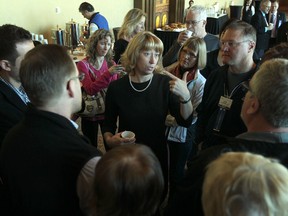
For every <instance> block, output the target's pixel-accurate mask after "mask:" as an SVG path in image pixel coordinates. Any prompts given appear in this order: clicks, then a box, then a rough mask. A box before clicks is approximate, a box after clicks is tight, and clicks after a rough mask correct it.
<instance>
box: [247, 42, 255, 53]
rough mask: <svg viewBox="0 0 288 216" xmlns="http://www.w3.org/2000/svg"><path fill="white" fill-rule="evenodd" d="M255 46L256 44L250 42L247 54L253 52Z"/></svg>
mask: <svg viewBox="0 0 288 216" xmlns="http://www.w3.org/2000/svg"><path fill="white" fill-rule="evenodd" d="M255 46H256V43H255V42H254V41H250V42H249V47H248V52H249V53H250V52H254V49H255Z"/></svg>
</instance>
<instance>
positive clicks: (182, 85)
mask: <svg viewBox="0 0 288 216" xmlns="http://www.w3.org/2000/svg"><path fill="white" fill-rule="evenodd" d="M164 73H165V74H166V75H167V76H169V77H170V78H172V80H170V81H169V86H170V91H171V92H172V93H173V94H175V95H177V96H178V97H179V99H180V101H187V100H189V98H190V92H189V90H188V88H187V75H188V73H189V72H188V71H186V72H185V73H184V74H183V77H182V80H181V79H179V78H178V77H176V76H174V75H173V74H171V73H169V72H167V71H165V72H164Z"/></svg>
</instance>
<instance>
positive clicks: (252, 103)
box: [247, 96, 260, 114]
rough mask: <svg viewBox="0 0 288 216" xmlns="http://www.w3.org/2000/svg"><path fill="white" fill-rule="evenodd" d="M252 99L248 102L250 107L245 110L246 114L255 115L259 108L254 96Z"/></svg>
mask: <svg viewBox="0 0 288 216" xmlns="http://www.w3.org/2000/svg"><path fill="white" fill-rule="evenodd" d="M252 97H253V98H252V99H251V101H250V106H249V108H248V109H247V114H255V113H257V112H258V111H259V108H260V103H259V100H258V99H257V98H256V97H255V96H252Z"/></svg>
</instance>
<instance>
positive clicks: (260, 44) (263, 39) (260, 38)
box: [251, 10, 271, 50]
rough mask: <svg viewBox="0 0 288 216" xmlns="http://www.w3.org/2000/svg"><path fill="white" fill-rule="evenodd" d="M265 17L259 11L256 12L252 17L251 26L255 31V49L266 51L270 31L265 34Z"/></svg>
mask: <svg viewBox="0 0 288 216" xmlns="http://www.w3.org/2000/svg"><path fill="white" fill-rule="evenodd" d="M266 21H267V20H266V17H264V16H263V14H262V12H261V11H260V10H258V11H256V12H255V14H254V15H253V16H252V19H251V25H252V26H253V27H254V28H255V29H256V32H257V42H256V49H264V50H266V49H268V47H269V40H270V35H271V31H266V32H265V27H267V23H269V22H268V21H267V22H266Z"/></svg>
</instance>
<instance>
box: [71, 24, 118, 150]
mask: <svg viewBox="0 0 288 216" xmlns="http://www.w3.org/2000/svg"><path fill="white" fill-rule="evenodd" d="M112 40H113V37H112V35H111V33H110V32H109V31H107V30H104V29H99V30H97V31H96V32H94V34H93V35H92V36H91V37H90V38H89V41H88V43H87V48H86V55H87V57H86V58H84V59H83V60H82V61H80V62H78V63H77V68H78V70H79V73H84V74H85V78H84V79H83V81H82V88H83V90H84V91H85V92H86V93H87V94H88V95H95V94H97V93H98V92H99V91H102V90H104V91H105V90H106V88H107V87H108V85H109V84H110V83H111V82H112V81H114V80H116V79H118V78H119V77H120V74H122V73H123V72H124V71H123V70H124V68H123V67H122V66H121V65H116V64H115V62H114V61H113V60H112V59H113V51H112V48H111V46H112ZM81 118H82V119H81V127H82V132H83V134H84V135H85V136H87V137H88V138H89V139H90V141H91V143H92V145H94V146H96V147H97V144H98V142H97V141H98V140H97V138H98V126H99V125H100V127H101V125H102V123H103V120H104V113H103V114H99V115H96V116H93V117H85V116H81ZM104 144H105V143H104ZM105 148H106V150H108V149H107V147H106V145H105Z"/></svg>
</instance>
